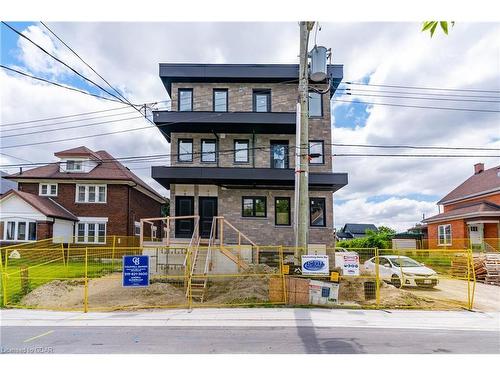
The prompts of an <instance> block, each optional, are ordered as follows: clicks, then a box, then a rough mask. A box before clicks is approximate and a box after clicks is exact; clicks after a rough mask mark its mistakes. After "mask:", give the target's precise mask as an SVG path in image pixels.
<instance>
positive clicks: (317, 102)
mask: <svg viewBox="0 0 500 375" xmlns="http://www.w3.org/2000/svg"><path fill="white" fill-rule="evenodd" d="M322 99H323V95H321V94H319V93H317V92H314V91H309V117H322V116H323V100H322Z"/></svg>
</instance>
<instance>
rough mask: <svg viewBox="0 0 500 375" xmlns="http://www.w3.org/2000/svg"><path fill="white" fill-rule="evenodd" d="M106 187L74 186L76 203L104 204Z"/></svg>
mask: <svg viewBox="0 0 500 375" xmlns="http://www.w3.org/2000/svg"><path fill="white" fill-rule="evenodd" d="M106 199H107V188H106V185H76V197H75V201H76V203H106Z"/></svg>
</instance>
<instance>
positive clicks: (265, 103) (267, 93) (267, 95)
mask: <svg viewBox="0 0 500 375" xmlns="http://www.w3.org/2000/svg"><path fill="white" fill-rule="evenodd" d="M253 111H254V112H271V90H254V91H253Z"/></svg>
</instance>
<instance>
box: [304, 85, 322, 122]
mask: <svg viewBox="0 0 500 375" xmlns="http://www.w3.org/2000/svg"><path fill="white" fill-rule="evenodd" d="M310 93H314V94H318V95H319V97H320V103H321V105H320V107H321V115H319V116H318V115H314V116H311V112H310V111H309V107H310V106H309V94H310ZM307 114H308V116H309V118H323V116H324V111H323V94H320V93H318V92H315V91H312V90H309V92H308V93H307Z"/></svg>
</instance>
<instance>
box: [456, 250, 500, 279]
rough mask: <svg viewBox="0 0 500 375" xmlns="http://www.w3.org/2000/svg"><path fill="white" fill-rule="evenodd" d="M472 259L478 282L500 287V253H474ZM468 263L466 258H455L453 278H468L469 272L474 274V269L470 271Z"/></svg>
mask: <svg viewBox="0 0 500 375" xmlns="http://www.w3.org/2000/svg"><path fill="white" fill-rule="evenodd" d="M472 259H473V261H472V263H473V267H474V273H475V277H476V280H477V281H482V282H484V283H487V284H493V285H500V253H473V254H472ZM467 263H468V261H467V257H466V256H464V255H457V256H455V257H454V258H453V260H452V264H451V274H452V276H455V277H463V278H467V275H468V274H467V272H471V273H472V268H470V269H469V270H468V268H467Z"/></svg>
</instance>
